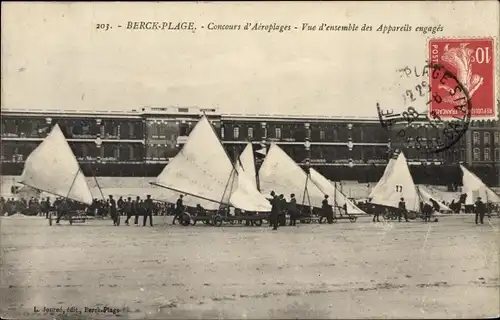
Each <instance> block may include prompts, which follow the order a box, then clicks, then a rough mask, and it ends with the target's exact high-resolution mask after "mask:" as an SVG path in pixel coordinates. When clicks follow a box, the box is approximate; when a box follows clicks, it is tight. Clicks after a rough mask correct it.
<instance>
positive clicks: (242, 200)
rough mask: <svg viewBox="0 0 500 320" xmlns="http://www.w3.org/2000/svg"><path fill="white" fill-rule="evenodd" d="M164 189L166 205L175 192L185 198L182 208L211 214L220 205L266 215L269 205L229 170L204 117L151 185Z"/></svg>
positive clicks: (245, 179)
mask: <svg viewBox="0 0 500 320" xmlns="http://www.w3.org/2000/svg"><path fill="white" fill-rule="evenodd" d="M152 184H154V185H158V186H160V187H164V188H166V189H169V190H166V191H165V194H166V199H165V200H166V201H168V202H175V201H172V200H173V199H170V198H172V195H175V193H176V192H178V193H181V194H186V195H187V197H186V198H187V199H185V201H184V202H185V204H187V205H196V204H201V205H202V206H203V207H204V208H205V209H209V210H215V209H217V208H218V207H219V205H220V204H223V205H229V206H233V207H235V208H239V209H242V210H245V211H256V212H268V211H270V210H271V205H270V204H269V201H268V200H267V199H266V198H265V197H264V196H263V195H262V194H260V192H259V191H258V190H257V189H256V188H255V187H254V186H253V184H252V182H251V181H250V179H249V178H248V177H247V175H246V174H241V172H238V170H237V169H236V168H235V167H234V166H233V164H232V163H231V160H230V159H229V157H228V156H227V154H226V152H225V150H224V147H223V146H222V143H221V142H220V140H219V138H218V137H217V135H216V133H215V131H214V129H213V128H212V126H211V124H210V122H209V121H208V119H207V117H206V116H203V117H202V118H201V120H200V121H199V122H198V123H197V124H196V126H195V127H194V128H193V130H192V131H191V133H190V135H189V137H188V141H187V142H186V144H185V145H184V146H183V148H182V149H181V151H179V153H178V154H177V155H176V156H175V157H174V158H173V159H172V160H171V161H170V162H169V163H168V164H167V166H166V167H165V168H164V169H163V171H162V172H161V173H160V175H159V176H158V177H157V178H156V181H155V182H154V183H152Z"/></svg>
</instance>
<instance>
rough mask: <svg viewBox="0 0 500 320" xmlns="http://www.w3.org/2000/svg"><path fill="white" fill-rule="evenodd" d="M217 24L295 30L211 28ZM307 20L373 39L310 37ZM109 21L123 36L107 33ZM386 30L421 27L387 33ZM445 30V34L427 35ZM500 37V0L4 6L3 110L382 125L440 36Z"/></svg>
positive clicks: (334, 34)
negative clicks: (350, 120) (180, 112)
mask: <svg viewBox="0 0 500 320" xmlns="http://www.w3.org/2000/svg"><path fill="white" fill-rule="evenodd" d="M128 21H161V22H162V21H170V22H174V23H177V22H178V21H192V22H194V24H195V26H196V28H197V29H196V31H195V32H190V31H166V30H127V29H126V28H125V26H126V25H127V22H128ZM210 22H214V23H216V24H241V25H245V23H247V22H250V23H257V22H262V23H264V24H271V23H277V24H283V25H291V26H292V30H291V31H289V32H283V33H279V32H265V31H243V30H240V31H235V30H226V31H210V30H207V25H208V23H210ZM302 23H309V24H311V25H319V24H321V23H327V24H328V25H337V24H340V25H346V24H349V23H351V24H357V25H358V26H359V28H361V27H362V26H363V24H367V25H371V26H372V27H373V30H372V31H371V32H361V31H357V32H345V31H319V30H315V31H301V27H302ZM97 24H110V25H111V26H112V27H113V28H112V29H111V30H108V31H102V30H97V29H96V25H97ZM382 24H383V25H393V26H398V25H399V26H403V25H405V24H409V25H410V26H412V28H413V30H412V32H391V33H389V34H383V33H381V32H376V31H375V29H377V28H378V27H379V26H380V25H382ZM118 25H122V26H124V27H122V28H118V27H117V26H118ZM439 25H441V26H442V27H443V31H442V32H438V33H436V34H430V33H427V34H423V33H422V32H417V31H415V28H416V27H418V26H429V27H433V26H436V27H438V26H439ZM202 26H205V28H204V29H202V28H201V27H202ZM295 26H297V27H298V30H295V29H294V27H295ZM498 30H499V5H498V3H497V2H496V1H492V2H477V3H474V2H459V3H453V2H428V3H421V2H387V3H385V2H374V3H369V2H359V3H356V2H345V3H342V2H335V3H292V2H288V3H252V4H250V3H96V2H94V3H76V2H75V3H68V2H64V3H2V28H1V33H2V34H1V36H2V61H1V62H2V67H1V68H2V69H1V70H2V91H1V107H2V109H3V108H9V109H54V108H60V109H63V110H70V109H72V110H74V109H82V110H83V109H85V110H123V111H126V110H131V109H138V108H140V107H143V106H160V107H166V106H181V107H183V106H198V107H202V108H219V110H220V111H221V112H223V113H234V114H286V115H302V114H303V115H322V116H323V115H326V116H375V115H376V103H377V102H379V103H380V104H381V106H382V107H386V108H388V109H393V110H399V109H403V108H404V101H403V98H402V94H403V93H404V90H405V89H406V87H407V86H412V85H414V81H415V80H414V79H412V80H408V79H402V78H401V77H400V73H398V71H397V70H398V69H401V68H404V67H405V66H409V67H410V68H414V67H417V69H421V68H422V67H423V66H424V65H425V60H426V59H427V57H428V53H427V52H428V48H427V45H428V40H429V39H430V38H433V37H434V38H435V37H439V38H454V37H455V38H456V37H484V36H496V37H497V40H496V41H498V32H499V31H498ZM497 44H498V43H497ZM497 53H498V49H497ZM497 73H498V72H497Z"/></svg>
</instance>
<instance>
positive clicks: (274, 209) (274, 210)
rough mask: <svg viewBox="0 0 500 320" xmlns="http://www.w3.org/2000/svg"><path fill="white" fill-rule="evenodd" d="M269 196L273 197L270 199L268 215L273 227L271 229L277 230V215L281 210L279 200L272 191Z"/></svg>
mask: <svg viewBox="0 0 500 320" xmlns="http://www.w3.org/2000/svg"><path fill="white" fill-rule="evenodd" d="M271 196H273V199H272V200H271V215H270V217H269V218H270V222H271V225H272V227H273V230H278V225H279V223H278V215H279V213H280V211H281V208H280V204H281V201H280V199H279V197H278V196H277V195H276V194H275V193H274V191H272V192H271Z"/></svg>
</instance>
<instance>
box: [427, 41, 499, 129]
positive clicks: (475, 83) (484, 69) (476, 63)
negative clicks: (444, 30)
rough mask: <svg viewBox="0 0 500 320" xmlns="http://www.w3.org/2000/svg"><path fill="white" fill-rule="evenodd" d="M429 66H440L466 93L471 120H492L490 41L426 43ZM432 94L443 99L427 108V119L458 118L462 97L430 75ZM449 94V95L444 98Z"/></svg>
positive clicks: (493, 82)
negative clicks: (453, 77) (470, 107)
mask: <svg viewBox="0 0 500 320" xmlns="http://www.w3.org/2000/svg"><path fill="white" fill-rule="evenodd" d="M429 63H430V64H431V65H440V66H442V67H444V68H446V69H447V70H449V71H450V72H451V73H453V74H454V75H455V76H456V78H457V80H458V81H459V82H460V83H461V84H462V86H463V87H464V89H465V90H466V91H467V92H468V93H469V97H470V100H471V101H470V103H471V105H472V106H473V107H472V109H471V117H472V118H473V119H476V118H491V117H494V116H495V112H496V103H495V93H496V92H495V90H496V85H497V84H496V79H495V77H496V76H495V68H496V65H495V45H494V39H493V38H482V39H475V38H471V39H466V38H463V39H431V40H429ZM429 83H430V86H431V88H432V92H433V93H438V94H440V95H441V96H443V97H444V96H445V95H446V97H445V98H444V99H443V101H439V102H438V101H435V100H432V102H431V103H430V104H429V115H432V114H434V115H436V114H437V115H438V116H439V117H440V118H442V119H453V118H454V117H456V116H461V114H460V113H461V112H460V110H459V108H457V106H459V105H461V104H463V101H464V99H466V97H465V93H464V91H463V90H455V88H452V87H449V86H448V85H446V84H444V83H442V81H441V79H440V78H438V77H433V76H432V73H431V74H430V75H429ZM447 93H449V94H447Z"/></svg>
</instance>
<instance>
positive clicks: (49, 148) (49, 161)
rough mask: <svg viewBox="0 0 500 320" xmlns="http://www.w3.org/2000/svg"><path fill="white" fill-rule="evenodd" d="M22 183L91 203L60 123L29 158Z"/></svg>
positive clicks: (82, 176)
mask: <svg viewBox="0 0 500 320" xmlns="http://www.w3.org/2000/svg"><path fill="white" fill-rule="evenodd" d="M20 182H21V183H23V184H25V185H27V186H30V187H32V188H35V189H39V190H42V191H46V192H49V193H52V194H54V195H57V196H61V197H65V198H69V199H72V200H75V201H78V202H82V203H86V204H91V203H92V193H91V192H90V189H89V186H88V185H87V181H86V180H85V176H84V175H83V173H82V171H81V170H80V166H79V164H78V161H77V160H76V157H75V155H74V154H73V151H71V148H70V146H69V144H68V142H67V141H66V138H64V134H63V133H62V131H61V129H60V128H59V126H58V125H57V124H56V125H55V126H54V128H52V131H51V132H50V133H49V135H48V136H47V137H46V138H45V140H43V141H42V143H41V144H40V145H39V146H38V147H37V148H36V149H35V150H33V152H32V153H31V154H30V155H29V156H28V158H27V159H26V162H25V164H24V170H23V173H22V175H21V179H20Z"/></svg>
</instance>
